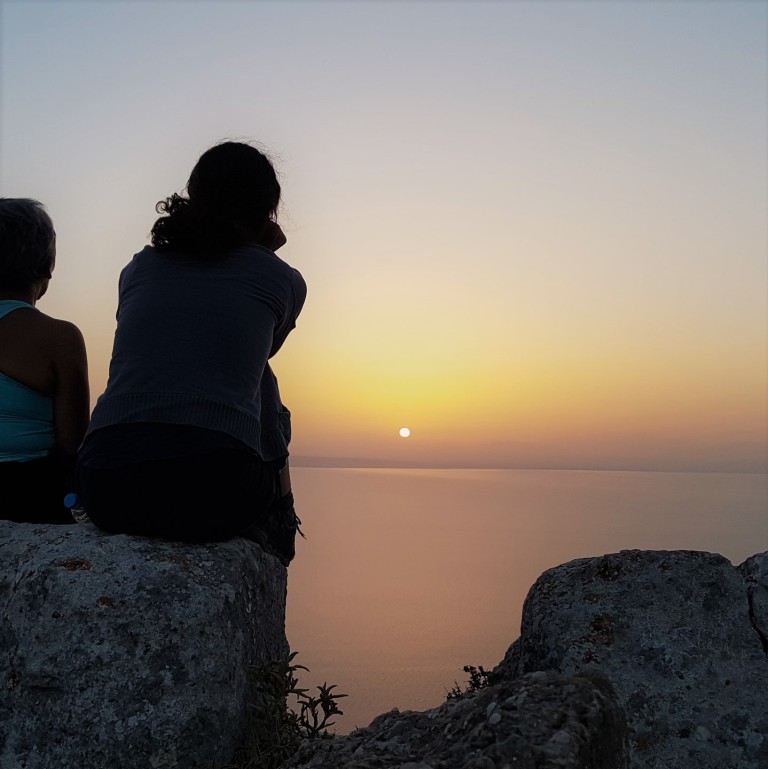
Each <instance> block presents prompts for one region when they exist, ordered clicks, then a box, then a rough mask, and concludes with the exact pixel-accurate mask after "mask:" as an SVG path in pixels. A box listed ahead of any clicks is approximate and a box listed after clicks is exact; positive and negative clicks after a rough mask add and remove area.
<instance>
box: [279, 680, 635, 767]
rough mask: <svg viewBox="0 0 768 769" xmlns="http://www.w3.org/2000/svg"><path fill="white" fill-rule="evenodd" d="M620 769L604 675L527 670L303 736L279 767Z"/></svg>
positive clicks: (612, 702) (616, 711) (621, 732)
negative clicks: (334, 733)
mask: <svg viewBox="0 0 768 769" xmlns="http://www.w3.org/2000/svg"><path fill="white" fill-rule="evenodd" d="M513 766H514V767H515V769H623V768H624V767H625V766H626V724H625V721H624V716H623V713H622V711H621V709H620V708H619V707H618V705H617V702H616V698H615V694H614V693H613V691H612V690H611V687H610V685H609V684H608V683H607V682H605V681H604V680H594V681H593V680H588V679H587V678H569V677H565V676H561V675H558V674H554V673H533V674H532V675H528V676H523V677H522V678H520V679H517V680H514V681H500V682H499V683H498V684H495V685H493V686H489V687H485V688H482V689H479V690H477V691H475V692H473V693H470V694H465V695H463V696H462V697H460V698H458V699H455V700H448V701H447V702H446V703H444V704H443V705H440V706H439V707H437V708H434V709H433V710H429V711H426V712H413V711H406V712H403V713H401V712H399V711H398V710H393V711H391V712H389V713H384V714H383V715H380V716H379V717H378V718H376V719H374V720H373V721H372V722H371V724H370V726H368V727H366V728H364V729H358V730H356V731H354V732H352V733H351V734H349V735H347V736H345V737H334V738H331V739H327V740H305V741H304V742H303V743H302V745H301V747H300V748H299V751H298V753H297V754H296V755H295V756H294V757H293V758H292V759H291V760H290V761H288V762H286V763H285V764H283V766H282V769H390V768H391V769H395V768H397V769H502V767H504V768H506V767H513Z"/></svg>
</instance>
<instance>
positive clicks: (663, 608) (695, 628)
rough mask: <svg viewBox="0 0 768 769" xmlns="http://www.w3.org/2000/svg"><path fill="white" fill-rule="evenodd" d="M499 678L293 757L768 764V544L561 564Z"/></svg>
mask: <svg viewBox="0 0 768 769" xmlns="http://www.w3.org/2000/svg"><path fill="white" fill-rule="evenodd" d="M489 681H490V686H488V687H487V688H484V689H479V690H477V691H476V692H474V693H470V694H465V695H463V696H462V697H461V698H460V699H458V700H455V701H454V700H449V701H448V702H446V703H445V704H443V705H441V706H440V707H438V708H435V709H433V710H430V711H426V712H424V713H413V712H405V713H399V712H397V711H393V712H391V713H387V714H384V715H382V716H379V718H377V719H375V720H374V721H373V722H372V723H371V725H370V726H369V727H367V728H365V729H361V730H358V731H355V732H353V733H352V734H350V735H348V736H346V737H337V738H335V739H333V740H329V741H313V742H305V743H304V744H303V745H302V747H301V749H300V751H299V753H298V754H297V755H296V756H295V757H294V759H293V761H292V762H289V763H288V764H287V765H286V767H285V769H331V767H333V769H373V768H374V767H376V768H377V769H378V768H379V767H381V768H383V769H389V767H392V768H393V769H394V767H398V769H511V767H525V768H526V769H534V768H535V769H545V768H546V769H554V768H555V767H557V768H558V769H562V768H564V767H568V769H599V768H600V767H612V769H621V768H622V767H627V768H628V769H768V553H763V554H760V555H755V556H753V557H752V558H750V559H748V560H747V561H746V562H745V563H744V564H742V565H741V566H740V567H736V566H734V565H733V564H732V563H731V562H730V561H728V560H727V559H726V558H724V557H722V556H720V555H717V554H715V553H706V552H699V551H641V550H629V551H623V552H620V553H614V554H609V555H605V556H601V557H598V558H584V559H580V560H576V561H571V562H570V563H566V564H563V565H561V566H557V567H555V568H553V569H550V570H548V571H546V572H544V574H542V575H541V577H539V579H538V580H537V581H536V583H535V584H534V585H533V587H532V588H531V589H530V591H529V593H528V596H527V599H526V602H525V606H524V609H523V620H522V625H521V633H520V637H519V638H518V639H517V641H515V643H513V644H512V646H510V648H509V650H508V652H507V654H506V656H505V658H504V660H503V661H502V662H501V663H500V664H499V665H498V666H497V667H496V668H495V669H494V670H493V671H492V672H491V674H490V676H489Z"/></svg>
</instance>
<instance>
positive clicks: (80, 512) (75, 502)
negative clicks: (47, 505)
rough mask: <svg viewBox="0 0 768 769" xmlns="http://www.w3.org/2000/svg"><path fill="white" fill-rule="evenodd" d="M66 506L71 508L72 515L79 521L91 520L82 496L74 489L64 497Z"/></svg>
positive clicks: (86, 521) (87, 521)
mask: <svg viewBox="0 0 768 769" xmlns="http://www.w3.org/2000/svg"><path fill="white" fill-rule="evenodd" d="M64 506H65V507H68V508H69V512H70V513H72V517H73V518H74V519H75V521H76V522H77V523H89V522H90V520H91V519H90V518H89V517H88V513H86V512H85V508H84V507H83V503H82V502H81V501H80V497H79V496H78V495H77V494H75V492H74V491H71V492H70V493H69V494H67V495H66V496H65V497H64Z"/></svg>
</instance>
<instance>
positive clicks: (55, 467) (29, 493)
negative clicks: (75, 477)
mask: <svg viewBox="0 0 768 769" xmlns="http://www.w3.org/2000/svg"><path fill="white" fill-rule="evenodd" d="M68 491H70V489H69V488H68V484H67V474H66V472H65V471H64V468H63V467H62V464H61V462H60V461H59V460H58V459H56V458H55V457H46V458H45V459H34V460H32V461H30V462H0V519H2V520H6V521H16V522H18V523H41V524H45V523H74V520H73V518H72V515H71V514H70V512H69V510H67V508H66V507H64V495H65V494H66V493H67V492H68Z"/></svg>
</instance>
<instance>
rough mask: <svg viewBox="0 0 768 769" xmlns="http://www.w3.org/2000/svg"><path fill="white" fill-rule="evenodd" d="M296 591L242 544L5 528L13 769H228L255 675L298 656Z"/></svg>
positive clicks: (2, 612)
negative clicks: (291, 599) (221, 767)
mask: <svg viewBox="0 0 768 769" xmlns="http://www.w3.org/2000/svg"><path fill="white" fill-rule="evenodd" d="M286 584H287V582H286V570H285V568H284V567H283V566H281V565H280V564H279V562H278V561H277V560H276V559H275V558H273V557H271V556H268V555H265V554H264V553H263V552H262V551H261V549H260V548H259V547H258V545H256V544H254V543H251V542H247V541H245V540H241V539H236V540H232V541H230V542H226V543H221V544H211V545H184V544H180V543H163V542H158V541H154V540H148V539H143V538H139V537H126V536H107V535H103V534H101V533H100V532H98V531H97V530H96V529H95V527H93V526H92V525H89V524H80V525H73V526H48V527H45V526H43V527H41V526H35V525H32V524H17V523H10V522H7V521H0V622H1V624H0V685H1V686H2V697H1V698H0V769H100V768H101V767H110V768H113V767H114V768H115V769H118V768H119V769H134V767H135V768H136V769H139V767H140V768H141V769H150V768H158V767H175V768H176V769H193V768H194V769H196V768H197V767H203V766H206V765H209V764H210V763H211V762H214V761H215V762H225V761H228V760H229V759H230V758H231V756H232V754H233V752H234V749H235V747H236V743H237V742H238V740H239V739H240V737H241V733H242V730H243V727H244V724H245V719H246V705H247V703H248V702H250V701H252V700H253V692H251V691H250V690H249V683H248V675H247V668H248V666H249V665H251V664H257V665H258V664H261V663H263V662H265V661H267V660H268V659H276V658H280V657H284V656H285V655H287V653H288V644H287V642H286V638H285V598H286Z"/></svg>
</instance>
